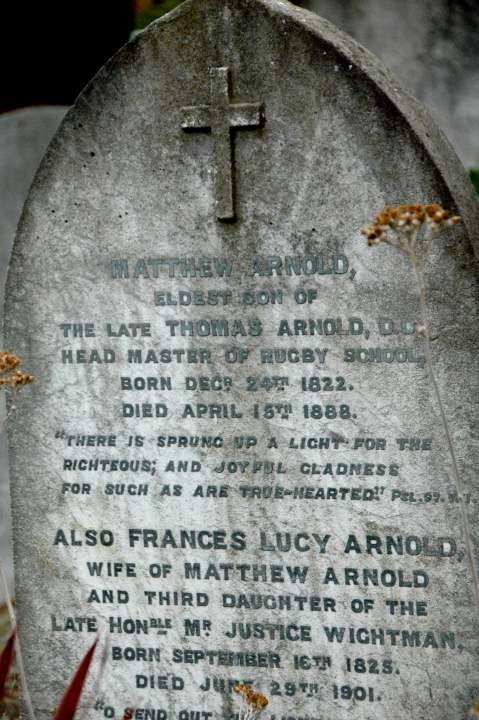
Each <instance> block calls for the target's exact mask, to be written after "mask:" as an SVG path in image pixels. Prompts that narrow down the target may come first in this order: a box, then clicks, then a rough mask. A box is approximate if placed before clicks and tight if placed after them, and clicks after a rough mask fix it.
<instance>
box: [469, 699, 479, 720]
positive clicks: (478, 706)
mask: <svg viewBox="0 0 479 720" xmlns="http://www.w3.org/2000/svg"><path fill="white" fill-rule="evenodd" d="M468 714H469V717H470V718H479V702H476V703H474V705H473V706H472V707H471V709H470V710H469V713H468Z"/></svg>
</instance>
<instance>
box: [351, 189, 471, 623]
mask: <svg viewBox="0 0 479 720" xmlns="http://www.w3.org/2000/svg"><path fill="white" fill-rule="evenodd" d="M459 222H461V218H460V217H459V216H458V215H452V214H451V213H450V212H449V211H448V210H445V209H444V208H442V207H441V206H440V205H438V204H437V203H434V204H431V205H422V204H415V205H400V206H399V207H387V208H385V209H384V210H383V211H382V212H380V213H379V214H378V215H376V217H375V218H374V221H373V223H372V224H371V225H368V226H366V227H364V228H363V229H362V230H361V233H362V234H363V235H365V236H366V238H367V240H368V245H379V244H380V243H381V242H384V243H386V244H387V245H390V246H391V247H393V248H395V249H396V250H399V252H401V253H403V254H405V255H407V256H408V257H409V259H410V261H411V266H412V269H413V271H414V276H415V279H416V285H417V290H418V295H419V305H420V310H421V321H422V328H421V334H422V335H423V337H424V351H425V353H424V354H425V358H426V365H427V370H428V374H429V378H430V381H431V385H432V388H433V392H434V396H435V399H436V403H437V406H438V409H439V415H440V418H441V423H442V427H443V430H444V435H445V436H446V443H447V448H448V452H449V455H450V457H451V465H452V476H453V478H454V484H455V487H456V493H457V495H458V501H459V507H460V512H461V521H462V530H463V533H464V543H465V547H466V557H467V563H468V565H469V569H470V573H471V578H472V584H473V595H474V602H475V605H476V608H477V609H478V610H479V574H478V571H477V567H476V563H475V561H474V549H473V545H472V540H471V527H470V522H469V516H468V513H467V507H466V501H465V497H464V495H465V486H464V481H463V479H462V477H461V474H460V472H459V464H458V462H457V455H456V451H455V449H454V443H453V440H452V433H451V430H450V427H449V423H448V420H447V415H446V411H445V409H444V403H443V401H442V397H441V392H440V389H439V384H438V382H437V379H436V376H435V374H434V363H433V359H432V350H431V331H430V326H429V320H428V315H427V293H426V285H425V282H424V264H425V262H424V261H425V258H426V254H427V245H428V243H429V242H430V241H431V240H432V239H433V238H435V237H436V236H437V235H438V234H439V232H440V231H441V230H442V229H444V228H446V227H451V226H453V225H456V224H457V223H459ZM391 232H392V233H393V234H394V237H393V239H392V240H391V238H390V236H389V233H391ZM418 240H420V241H421V246H422V250H419V251H418Z"/></svg>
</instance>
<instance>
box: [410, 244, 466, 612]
mask: <svg viewBox="0 0 479 720" xmlns="http://www.w3.org/2000/svg"><path fill="white" fill-rule="evenodd" d="M408 254H409V257H410V258H411V265H412V267H413V270H414V274H415V276H416V282H417V287H418V291H419V304H420V308H421V320H422V325H423V328H424V331H423V332H424V350H425V356H426V364H427V369H428V373H429V377H430V379H431V383H432V387H433V390H434V394H435V396H436V402H437V405H438V408H439V414H440V417H441V422H442V426H443V428H444V434H445V436H446V441H447V447H448V450H449V455H450V456H451V462H452V474H453V477H454V483H455V486H456V492H457V494H458V496H459V506H460V510H461V517H462V527H463V532H464V541H465V545H466V555H467V561H468V564H469V569H470V572H471V576H472V581H473V583H472V584H473V592H474V601H475V604H476V607H477V609H478V610H479V574H478V572H477V567H476V563H475V561H474V550H473V547H472V541H471V529H470V523H469V516H468V514H467V507H466V502H465V499H464V494H465V487H464V482H463V480H462V477H461V474H460V472H459V466H458V463H457V457H456V451H455V449H454V443H453V441H452V435H451V430H450V428H449V423H448V421H447V416H446V412H445V410H444V404H443V402H442V397H441V393H440V391H439V385H438V382H437V380H436V376H435V374H434V368H433V361H432V352H431V331H430V328H429V322H428V317H427V304H426V303H427V295H426V287H425V284H424V271H423V262H422V261H421V259H420V258H419V257H418V256H417V255H416V253H415V251H414V249H412V251H411V252H410V253H408Z"/></svg>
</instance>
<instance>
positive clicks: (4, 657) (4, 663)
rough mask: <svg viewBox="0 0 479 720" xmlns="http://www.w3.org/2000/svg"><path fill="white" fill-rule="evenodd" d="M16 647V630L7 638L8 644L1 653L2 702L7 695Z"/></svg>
mask: <svg viewBox="0 0 479 720" xmlns="http://www.w3.org/2000/svg"><path fill="white" fill-rule="evenodd" d="M14 649H15V630H14V631H13V632H12V634H11V635H10V637H9V638H8V640H7V644H6V645H5V647H4V648H3V651H2V654H1V655H0V702H1V701H2V700H3V698H4V697H5V686H6V684H7V678H8V673H9V672H10V668H11V667H12V662H13V652H14Z"/></svg>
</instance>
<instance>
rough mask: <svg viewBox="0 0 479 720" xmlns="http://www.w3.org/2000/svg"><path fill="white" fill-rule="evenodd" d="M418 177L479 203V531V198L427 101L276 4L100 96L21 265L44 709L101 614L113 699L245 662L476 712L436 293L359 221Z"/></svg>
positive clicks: (450, 292)
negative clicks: (427, 340)
mask: <svg viewBox="0 0 479 720" xmlns="http://www.w3.org/2000/svg"><path fill="white" fill-rule="evenodd" d="M418 201H420V202H424V203H433V202H438V203H440V204H442V205H443V206H444V207H447V208H451V209H452V210H455V211H459V212H460V213H461V215H462V217H463V225H461V226H457V227H455V228H453V229H451V231H450V232H446V233H445V234H444V235H443V236H442V237H441V238H440V239H438V240H437V241H435V243H434V244H432V245H431V247H430V248H429V252H428V257H427V265H426V282H427V289H428V312H429V316H430V321H431V326H432V335H433V345H434V363H435V372H436V375H437V377H438V382H439V386H440V390H441V392H442V394H443V397H444V405H445V411H446V413H447V417H448V419H449V423H450V428H451V433H452V436H453V439H454V443H455V444H456V447H457V454H458V458H459V464H460V471H461V478H462V481H463V483H464V486H465V488H466V493H467V501H468V504H467V506H466V508H467V513H468V518H469V521H470V523H471V525H472V526H473V527H477V504H476V503H477V498H478V495H477V479H476V473H475V471H474V468H475V466H476V465H477V462H478V457H477V455H478V446H477V442H476V441H475V437H476V433H475V431H474V429H473V428H474V427H475V423H476V418H477V399H476V398H477V397H478V392H477V391H478V387H477V386H478V373H477V357H478V352H477V350H478V348H477V346H478V338H477V314H478V304H477V295H476V294H475V293H476V289H477V270H476V266H475V260H474V253H473V248H474V245H475V243H477V228H478V227H479V224H478V209H477V202H476V199H475V197H474V195H473V192H472V189H471V187H470V184H469V181H468V179H467V176H466V175H465V173H464V170H463V168H462V166H461V164H460V163H459V161H458V159H457V158H456V156H455V155H454V154H453V152H452V150H451V149H450V147H449V145H448V144H447V143H446V142H445V141H444V140H443V137H442V135H441V134H440V133H439V131H438V130H437V129H436V128H435V126H434V125H433V124H432V123H431V121H430V120H429V118H428V116H427V115H426V113H425V112H424V111H423V110H422V109H421V108H420V107H419V106H417V105H416V104H415V103H414V102H413V101H412V100H411V99H410V98H409V97H407V96H403V95H402V93H401V92H400V91H398V90H397V88H396V84H395V82H394V80H393V79H392V78H391V76H390V75H389V73H388V72H387V71H386V70H385V69H384V68H383V67H382V66H381V65H380V64H379V62H378V61H377V60H375V58H373V57H372V56H370V55H369V54H368V53H367V52H365V51H363V50H362V49H360V48H358V46H357V45H356V44H355V43H354V42H352V41H351V40H350V39H349V38H348V37H347V36H345V35H343V34H341V33H340V32H339V31H337V30H335V29H334V28H332V27H331V26H330V25H329V24H327V23H324V22H323V21H322V20H321V19H319V18H317V17H315V16H313V15H312V14H309V13H306V12H304V11H302V10H299V9H297V8H295V7H293V6H292V5H290V4H289V3H286V2H277V1H276V0H193V1H191V2H190V1H189V2H185V3H184V4H183V5H181V6H180V7H179V8H178V9H177V10H176V11H174V12H173V13H171V14H170V15H168V16H166V17H165V18H164V19H162V20H161V21H159V22H157V23H155V24H153V25H152V26H150V27H149V28H148V29H147V30H146V31H145V32H143V33H141V34H140V35H139V36H138V37H137V38H136V39H135V40H134V41H133V42H131V43H130V44H129V45H128V46H126V47H125V48H124V49H123V50H122V51H120V52H119V53H118V54H117V55H116V56H115V57H114V58H113V59H112V60H111V61H110V62H109V63H108V64H107V65H106V66H105V68H104V69H103V70H102V71H101V72H100V73H99V74H98V75H97V76H96V77H95V78H94V80H93V81H92V82H91V83H90V85H89V86H88V87H87V88H86V89H85V91H84V92H83V94H82V95H81V96H80V98H79V99H78V101H77V103H76V105H75V107H74V108H73V109H72V110H71V111H70V112H69V113H68V115H67V116H66V118H65V120H64V122H63V124H62V126H61V128H60V130H59V131H58V133H57V135H56V137H55V139H54V141H53V143H52V144H51V146H50V148H49V151H48V153H47V155H46V157H45V158H44V161H43V163H42V166H41V169H40V171H39V174H38V175H37V178H36V181H35V183H34V186H33V188H32V190H31V193H30V196H29V199H28V202H27V205H26V208H25V212H24V214H23V219H22V223H21V227H20V229H19V233H18V236H17V240H16V244H15V248H14V253H13V261H12V265H11V270H10V274H9V281H8V298H7V322H6V333H7V340H8V346H9V347H11V348H13V349H15V350H16V352H17V353H18V354H19V355H21V356H22V357H23V358H24V360H25V367H26V369H28V370H29V371H31V372H33V373H34V374H35V376H36V378H37V381H36V383H35V384H34V385H33V386H32V387H31V388H28V389H26V390H25V392H23V393H22V394H21V396H20V398H19V402H18V411H17V416H16V418H15V422H14V423H12V425H11V428H10V447H11V472H12V479H13V481H12V500H13V511H14V539H15V569H16V583H17V588H16V597H17V603H18V615H19V626H20V636H21V640H22V642H23V646H24V648H25V649H26V658H25V665H26V669H27V673H28V676H29V678H30V684H31V688H30V689H31V693H32V696H33V701H34V705H35V707H36V708H38V709H43V708H49V707H54V706H55V705H56V703H57V702H58V698H59V697H60V695H61V692H62V690H63V688H64V686H65V684H66V682H67V680H68V677H69V676H70V675H71V673H72V671H73V668H74V667H75V666H76V664H77V663H78V662H79V660H80V658H81V657H82V656H83V655H84V653H85V651H86V649H87V648H88V647H89V646H90V645H91V643H92V642H93V639H94V637H95V636H96V635H97V634H98V633H99V634H100V636H101V637H102V640H103V642H104V643H105V646H106V648H107V653H108V662H107V666H106V668H105V670H104V673H103V676H102V678H101V681H100V682H101V685H100V687H99V688H97V689H96V691H95V700H94V702H93V704H92V705H91V706H89V707H88V708H87V716H88V717H89V718H98V719H100V718H112V717H115V718H122V717H130V718H131V717H135V718H137V719H138V720H141V719H143V720H144V718H154V719H155V720H208V719H209V718H216V717H223V718H231V717H234V716H235V714H236V713H237V711H238V706H237V705H236V703H235V700H234V698H235V696H234V693H233V688H234V687H235V686H236V685H237V683H238V682H245V683H250V684H252V686H253V687H254V688H255V689H257V690H259V691H261V692H263V693H265V694H266V695H267V696H268V697H269V699H270V705H269V706H268V708H267V709H266V710H265V711H264V713H265V717H266V716H267V717H268V718H270V719H271V720H272V718H275V717H288V718H290V717H291V718H304V717H308V718H317V719H319V718H328V719H329V720H343V719H344V718H345V717H349V716H350V715H351V714H353V713H354V715H355V717H357V718H360V719H362V720H366V719H370V718H371V719H373V720H376V719H378V720H379V718H381V719H382V718H384V717H389V718H391V719H393V720H406V719H407V720H422V718H424V717H434V718H435V720H446V719H448V720H449V718H451V717H461V716H462V715H463V714H464V713H465V711H466V710H467V709H468V707H469V706H470V704H471V702H472V701H473V700H474V699H475V696H476V693H477V689H478V683H479V670H478V652H477V639H478V631H479V628H478V622H477V607H476V605H475V592H474V586H473V582H472V577H471V573H470V566H469V565H468V562H467V557H468V556H467V547H466V543H465V533H464V527H463V523H462V518H461V507H462V505H461V502H460V498H459V496H458V494H457V486H456V483H455V482H454V475H453V472H452V469H451V458H450V456H449V453H448V451H447V445H446V442H445V432H444V427H443V425H442V424H441V420H440V414H439V410H438V407H437V404H436V401H435V396H434V393H433V391H432V388H431V384H430V381H429V378H428V373H427V369H426V367H425V357H424V338H423V331H422V330H421V320H420V311H419V302H418V294H417V291H416V287H415V283H414V279H413V276H412V273H411V268H410V265H409V263H408V260H407V258H405V257H403V256H402V255H401V254H399V253H395V252H394V251H393V250H392V248H390V247H388V246H387V245H385V244H383V245H381V246H380V247H377V248H370V247H368V246H367V243H366V241H365V239H364V237H363V236H362V235H361V234H360V228H361V227H362V226H363V225H365V224H366V223H367V222H368V221H369V220H370V219H371V218H372V216H373V215H375V214H376V213H377V212H379V211H380V210H381V209H382V207H384V206H385V205H396V204H401V203H411V202H418ZM471 541H472V543H473V545H474V547H475V544H476V537H475V536H474V537H472V539H471ZM475 560H477V558H475ZM106 638H107V639H108V644H106V642H105V640H106ZM97 674H98V667H97V666H96V667H95V668H94V670H93V673H92V677H95V676H96V675H97ZM85 697H88V693H87V694H86V695H85ZM128 708H129V709H130V710H128Z"/></svg>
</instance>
